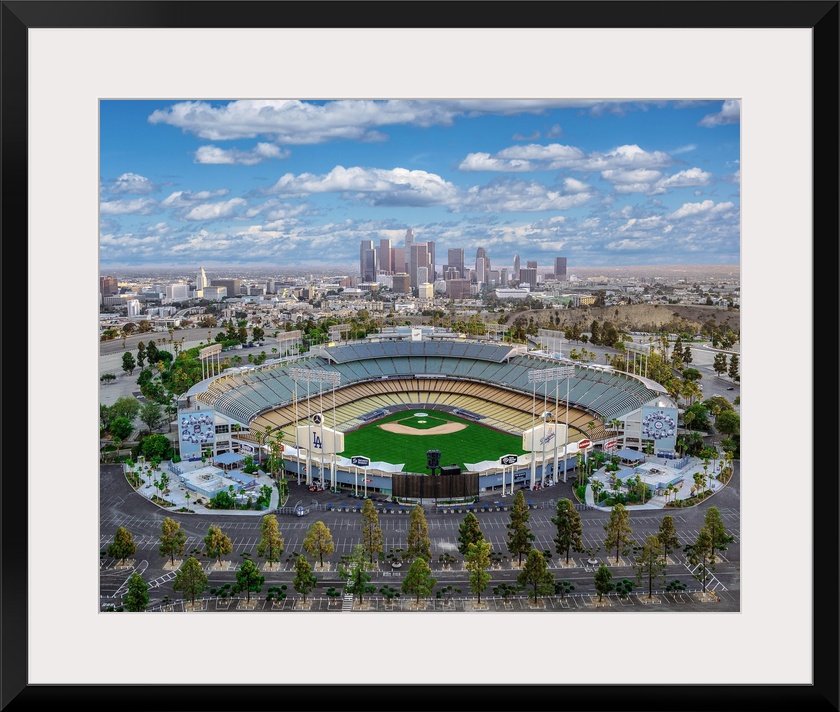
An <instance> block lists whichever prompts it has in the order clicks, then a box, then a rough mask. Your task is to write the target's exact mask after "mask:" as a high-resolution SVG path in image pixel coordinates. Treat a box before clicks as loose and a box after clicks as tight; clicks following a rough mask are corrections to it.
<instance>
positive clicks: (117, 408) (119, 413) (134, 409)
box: [108, 396, 140, 421]
mask: <svg viewBox="0 0 840 712" xmlns="http://www.w3.org/2000/svg"><path fill="white" fill-rule="evenodd" d="M108 412H109V413H110V416H111V418H128V419H129V420H132V421H133V420H134V419H135V418H136V417H137V416H138V415H139V414H140V401H138V400H137V399H136V398H135V397H134V396H121V397H120V398H117V400H116V401H115V402H114V404H113V405H112V406H110V407H109V408H108Z"/></svg>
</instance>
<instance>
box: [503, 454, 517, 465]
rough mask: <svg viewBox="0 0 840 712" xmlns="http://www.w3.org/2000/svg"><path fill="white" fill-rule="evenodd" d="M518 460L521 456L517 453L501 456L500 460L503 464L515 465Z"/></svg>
mask: <svg viewBox="0 0 840 712" xmlns="http://www.w3.org/2000/svg"><path fill="white" fill-rule="evenodd" d="M518 460H519V458H518V457H517V456H516V455H505V456H504V457H500V458H499V462H500V463H501V464H502V465H515V464H516V463H517V461H518Z"/></svg>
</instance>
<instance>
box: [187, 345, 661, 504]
mask: <svg viewBox="0 0 840 712" xmlns="http://www.w3.org/2000/svg"><path fill="white" fill-rule="evenodd" d="M417 336H418V335H417V334H415V335H413V337H412V338H408V339H406V338H404V337H403V338H400V337H394V338H391V339H389V338H386V337H384V336H382V335H378V338H372V339H371V338H369V339H368V340H366V341H358V342H355V341H354V342H337V343H331V344H329V345H324V346H318V347H313V348H311V349H310V350H309V351H308V352H306V353H305V354H303V355H301V356H298V357H287V358H283V359H273V360H270V361H266V362H265V363H263V364H261V365H259V366H242V367H237V368H226V369H222V367H221V365H220V359H219V353H218V352H219V347H218V346H210V347H207V348H206V349H203V350H202V353H201V359H202V363H203V365H204V367H205V368H206V371H207V373H206V377H205V378H203V380H201V381H200V382H199V383H197V384H196V385H194V386H193V387H192V388H191V389H190V390H189V391H188V392H187V393H186V394H184V396H182V401H181V403H182V405H181V408H180V410H179V417H180V418H182V419H183V418H184V417H185V416H189V415H190V414H193V413H196V411H203V412H206V411H209V410H212V411H213V413H214V421H215V428H214V430H215V432H214V433H212V435H213V438H212V442H211V443H209V444H208V443H205V442H204V441H203V440H202V444H192V443H190V442H186V441H185V440H184V439H182V440H181V443H180V445H181V457H182V459H183V460H188V459H190V460H194V459H196V458H198V459H200V458H201V457H202V455H205V456H206V455H210V456H211V457H216V456H218V455H222V454H226V453H227V454H229V455H230V456H231V457H241V456H244V455H247V454H254V455H255V456H257V457H259V454H260V453H265V452H266V451H267V449H268V448H267V445H266V442H267V441H268V440H273V441H276V440H277V439H278V435H279V434H281V435H282V439H281V442H282V449H283V459H284V463H285V470H286V474H287V476H290V477H293V478H294V477H297V478H298V482H301V480H303V481H304V482H305V483H306V484H307V485H310V486H312V487H319V488H327V487H329V488H330V489H335V490H338V489H342V490H344V489H347V490H352V491H357V492H358V490H359V488H360V487H363V488H364V492H365V494H367V493H368V492H371V491H373V492H379V493H383V494H387V495H395V496H396V495H398V494H400V493H401V491H402V490H401V489H400V487H399V486H397V483H398V482H402V481H404V478H405V477H406V476H408V477H409V478H414V479H421V478H422V476H426V475H431V476H435V475H443V476H447V475H448V476H455V475H469V476H470V477H471V478H472V479H471V480H470V481H471V482H472V484H471V485H470V487H471V490H472V491H471V492H468V493H463V494H464V495H465V496H466V495H469V494H473V495H474V494H477V493H480V492H488V491H494V490H500V489H501V490H502V493H503V494H504V492H505V490H506V488H507V487H510V491H511V492H512V491H513V487H514V484H516V485H517V486H525V487H529V488H531V489H533V488H536V487H540V486H543V485H545V484H546V483H548V484H550V482H551V478H552V477H557V478H559V477H561V476H563V477H564V478H565V475H566V473H567V471H569V470H571V469H573V468H574V467H575V465H576V462H577V458H578V456H579V454H580V453H585V451H586V450H588V449H591V448H602V449H604V450H605V451H614V450H616V449H617V448H637V449H641V448H642V446H643V443H644V442H645V440H650V439H651V437H652V438H659V437H660V435H659V433H653V435H646V433H647V432H648V431H647V430H646V425H645V423H646V422H655V423H656V425H657V427H659V421H660V420H662V418H661V417H659V416H658V415H657V417H653V418H652V417H651V415H652V414H658V413H673V415H674V417H675V416H676V407H675V405H674V403H673V401H672V400H671V399H670V397H669V396H668V394H667V392H666V391H665V389H664V388H663V387H662V386H661V385H660V384H658V383H656V382H654V381H652V380H649V379H647V378H644V377H642V376H640V375H635V374H631V373H628V372H623V371H617V370H615V369H612V368H609V367H605V366H598V365H595V364H583V363H578V362H575V361H571V360H569V359H564V358H562V357H560V356H559V355H557V354H551V353H549V352H546V351H533V350H529V348H528V347H527V346H526V345H521V344H509V343H503V342H493V341H477V340H476V341H473V340H468V339H464V338H463V337H456V338H452V337H447V336H440V337H437V338H435V337H434V336H429V335H423V336H422V338H417ZM217 367H218V371H217ZM664 419H665V420H667V419H668V418H667V417H665V418H664ZM184 433H185V434H186V433H187V430H185V431H184ZM188 439H189V440H192V441H193V442H195V439H194V438H188ZM674 439H675V438H674V434H673V432H668V433H665V432H663V433H662V437H661V440H654V442H655V446H656V448H657V450H660V451H668V450H671V451H672V450H673V443H674ZM211 448H212V449H211ZM434 479H437V478H434ZM476 489H477V492H475V490H476Z"/></svg>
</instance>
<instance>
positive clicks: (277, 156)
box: [100, 99, 740, 278]
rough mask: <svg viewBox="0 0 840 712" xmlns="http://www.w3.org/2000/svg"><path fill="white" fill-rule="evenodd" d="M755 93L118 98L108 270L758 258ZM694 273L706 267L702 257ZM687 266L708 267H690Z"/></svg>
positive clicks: (711, 267)
mask: <svg viewBox="0 0 840 712" xmlns="http://www.w3.org/2000/svg"><path fill="white" fill-rule="evenodd" d="M739 115H740V102H739V101H737V100H727V99H721V100H719V101H711V100H704V101H591V100H590V101H571V100H563V101H560V100H554V101H552V100H531V101H522V100H515V101H514V100H467V101H457V100H442V101H433V100H432V101H427V100H422V101H420V100H396V101H357V100H352V101H295V100H278V101H266V100H259V101H230V102H225V101H145V100H143V101H139V100H117V101H102V102H101V105H100V132H101V146H100V270H101V271H103V272H104V271H108V272H116V271H122V272H124V271H125V270H127V269H131V270H140V271H144V272H147V273H148V272H150V271H152V270H157V269H167V270H174V271H176V272H177V271H178V270H183V271H185V272H194V271H195V269H196V267H197V266H198V265H203V266H204V267H205V268H206V269H207V270H208V271H211V270H212V271H216V272H222V271H224V272H226V273H232V272H235V271H237V270H246V269H248V270H253V269H258V268H259V269H268V270H272V271H274V272H284V273H286V272H290V271H292V270H296V269H302V270H311V269H313V268H316V267H317V268H319V269H320V270H325V269H326V270H333V269H335V270H338V271H342V270H345V271H348V272H349V271H351V270H358V264H359V257H358V255H359V245H360V243H361V242H362V241H363V240H372V241H373V242H374V243H375V244H379V242H380V240H383V239H390V240H391V241H392V243H394V244H401V243H402V241H403V238H404V236H405V234H406V231H407V230H408V229H409V228H410V229H412V230H413V233H414V235H415V239H416V240H417V241H422V242H434V243H435V245H436V250H437V254H438V255H439V256H443V257H442V258H441V259H438V264H441V263H444V262H445V261H446V258H445V255H446V254H447V250H448V249H452V248H461V249H463V250H464V251H465V253H466V254H467V255H468V256H471V255H475V254H476V250H477V249H478V248H484V249H485V250H486V251H487V253H488V255H492V258H493V262H494V265H499V266H502V265H511V264H513V261H514V257H515V255H520V257H521V260H522V261H523V263H524V262H525V261H526V260H527V261H536V262H537V263H538V264H539V265H540V266H541V267H542V266H545V267H546V268H548V267H549V266H550V264H551V263H552V261H553V259H554V258H555V257H558V256H563V257H565V258H566V260H567V262H568V271H569V274H576V273H577V274H579V275H580V276H595V275H597V274H599V273H600V272H603V273H605V274H608V272H607V268H610V269H619V268H630V267H634V268H637V269H638V268H641V269H643V270H644V271H643V274H650V270H649V269H648V268H651V269H652V268H654V267H656V268H658V269H660V270H664V269H665V267H666V266H668V267H669V269H670V268H672V267H673V268H679V267H680V266H692V267H694V266H701V269H702V270H703V272H701V273H700V274H699V275H698V278H699V277H700V276H701V275H702V274H706V275H707V276H708V275H709V273H710V272H711V271H716V270H717V269H719V268H724V269H726V270H727V274H730V275H731V274H732V273H737V271H738V265H739V264H740V185H739V184H740V120H739ZM692 271H693V270H692ZM686 278H691V277H690V276H687V277H686Z"/></svg>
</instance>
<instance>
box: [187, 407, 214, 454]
mask: <svg viewBox="0 0 840 712" xmlns="http://www.w3.org/2000/svg"><path fill="white" fill-rule="evenodd" d="M178 439H179V440H180V443H181V459H182V460H188V459H190V458H193V457H201V450H202V448H206V447H207V446H210V447H213V445H214V444H215V441H216V423H215V420H214V417H213V411H212V410H188V411H180V412H179V413H178Z"/></svg>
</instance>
